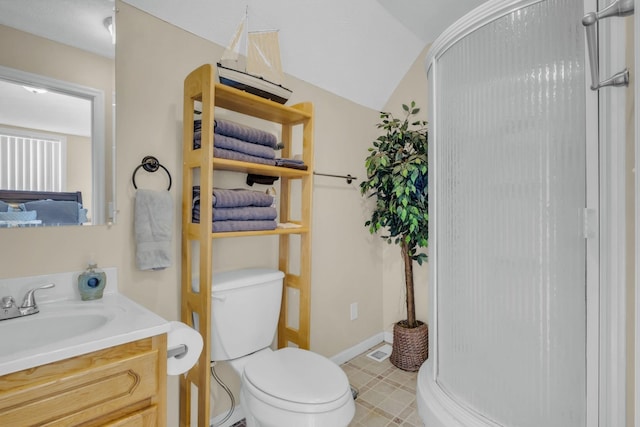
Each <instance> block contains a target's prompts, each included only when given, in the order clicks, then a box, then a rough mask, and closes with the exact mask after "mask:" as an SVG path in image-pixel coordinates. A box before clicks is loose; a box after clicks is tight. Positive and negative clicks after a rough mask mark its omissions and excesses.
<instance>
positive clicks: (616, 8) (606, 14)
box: [582, 0, 634, 90]
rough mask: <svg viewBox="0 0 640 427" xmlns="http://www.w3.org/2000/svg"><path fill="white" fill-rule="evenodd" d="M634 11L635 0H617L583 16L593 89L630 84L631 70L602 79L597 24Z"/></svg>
mask: <svg viewBox="0 0 640 427" xmlns="http://www.w3.org/2000/svg"><path fill="white" fill-rule="evenodd" d="M633 11H634V0H616V1H614V2H613V3H611V4H610V5H609V6H607V7H605V8H604V9H602V10H601V11H600V12H589V13H587V14H586V15H585V16H584V17H583V18H582V25H584V29H585V31H586V35H587V52H588V54H589V66H590V68H591V89H592V90H598V89H600V88H603V87H606V86H628V85H629V70H628V69H627V68H625V69H624V70H622V71H620V72H618V73H616V74H614V75H613V76H611V77H610V78H608V79H606V80H603V81H600V72H599V70H598V37H597V33H596V24H597V23H598V21H599V20H601V19H604V18H610V17H614V16H628V15H632V14H633Z"/></svg>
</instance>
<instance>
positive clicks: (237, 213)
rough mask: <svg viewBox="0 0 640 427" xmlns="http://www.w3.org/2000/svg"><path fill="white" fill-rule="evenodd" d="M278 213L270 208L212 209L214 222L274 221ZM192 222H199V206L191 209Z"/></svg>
mask: <svg viewBox="0 0 640 427" xmlns="http://www.w3.org/2000/svg"><path fill="white" fill-rule="evenodd" d="M277 216H278V211H277V210H276V208H272V207H258V206H245V207H243V208H214V209H213V220H214V221H256V220H272V219H276V217H277ZM193 221H194V222H200V204H199V203H198V204H197V205H196V206H194V208H193Z"/></svg>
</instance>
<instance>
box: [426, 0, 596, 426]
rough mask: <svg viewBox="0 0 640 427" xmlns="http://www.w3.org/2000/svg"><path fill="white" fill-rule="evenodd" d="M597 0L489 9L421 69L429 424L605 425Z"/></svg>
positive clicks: (452, 32)
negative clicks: (590, 17)
mask: <svg viewBox="0 0 640 427" xmlns="http://www.w3.org/2000/svg"><path fill="white" fill-rule="evenodd" d="M590 3H591V2H583V1H571V0H543V1H540V0H538V1H531V0H529V1H489V2H487V3H485V4H484V5H483V6H481V7H480V8H478V9H476V10H475V11H473V12H472V13H470V14H469V15H467V16H466V17H464V18H462V19H461V20H459V21H458V22H457V23H456V24H454V25H453V26H452V27H451V28H449V29H448V30H447V31H445V33H444V34H443V35H442V36H441V37H440V38H438V40H437V41H436V42H435V43H434V45H433V46H432V49H431V51H430V53H429V56H428V58H427V73H428V79H429V85H430V86H429V87H430V99H431V105H430V108H429V110H430V111H429V113H430V119H429V123H430V144H431V146H430V150H431V151H430V153H429V171H430V176H429V184H430V189H429V192H430V194H429V196H430V205H431V206H430V227H431V229H430V233H429V235H430V263H429V266H430V274H431V275H430V296H431V301H432V305H431V309H430V313H429V317H430V318H429V323H430V328H431V331H432V333H431V342H430V348H431V350H432V351H431V352H430V359H429V360H428V361H427V363H425V365H423V367H422V368H421V370H420V373H419V377H418V408H419V413H420V416H421V418H422V419H423V421H424V422H425V423H426V425H427V426H429V427H453V426H465V427H467V426H505V427H540V426H545V427H574V426H575V427H578V426H580V427H582V426H585V427H590V426H597V425H598V419H599V417H600V416H601V414H599V412H598V411H599V409H598V405H599V396H598V395H599V393H600V392H601V391H602V388H600V389H599V387H601V386H600V385H599V384H598V383H599V381H602V380H601V379H599V377H598V375H599V373H598V371H599V369H600V370H601V369H602V365H601V360H600V359H599V356H598V354H599V349H600V345H601V340H602V337H601V336H600V333H601V332H600V331H599V326H598V324H599V321H600V320H599V319H600V318H599V316H600V312H599V310H600V302H599V296H598V295H599V293H600V292H602V289H601V288H600V268H601V265H600V261H599V256H600V255H599V250H600V249H599V248H600V246H599V245H600V238H601V231H600V229H599V226H598V224H599V220H600V219H599V215H600V210H599V209H598V207H599V203H600V201H599V200H600V197H601V193H600V191H599V185H600V182H599V179H598V176H599V174H600V173H602V170H601V169H602V165H600V164H599V162H600V157H599V154H598V153H599V148H598V132H599V130H598V107H597V95H596V94H595V92H593V91H591V90H590V89H589V85H590V81H587V80H589V79H590V73H589V70H588V65H586V64H588V59H587V57H586V46H585V43H586V42H585V29H584V27H583V24H582V17H583V16H584V15H585V9H586V8H587V9H588V8H589V7H592V8H593V9H595V8H596V6H597V5H596V4H595V1H593V2H592V3H593V4H590ZM600 155H601V154H600Z"/></svg>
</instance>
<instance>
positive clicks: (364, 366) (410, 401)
mask: <svg viewBox="0 0 640 427" xmlns="http://www.w3.org/2000/svg"><path fill="white" fill-rule="evenodd" d="M383 345H384V344H383V343H381V344H378V345H376V346H375V347H373V348H371V349H369V350H367V351H366V352H364V353H362V354H361V355H359V356H357V357H355V358H353V359H351V360H350V361H348V362H346V363H344V364H343V365H342V366H341V367H342V369H344V371H345V372H346V374H347V377H349V383H350V384H351V386H352V387H355V388H356V389H357V390H358V393H359V394H358V398H357V399H356V415H355V416H354V417H353V421H352V422H351V424H349V427H423V425H424V424H422V421H420V418H419V417H418V411H417V408H416V377H417V375H418V373H417V372H406V371H403V370H401V369H398V368H396V367H395V366H393V365H392V364H391V362H389V359H386V360H383V361H382V362H378V361H377V360H373V359H371V358H369V357H367V354H369V353H371V352H372V351H373V350H375V349H377V348H379V347H382V346H383ZM232 427H245V423H244V420H242V421H239V422H237V423H235V424H234V425H233V426H232Z"/></svg>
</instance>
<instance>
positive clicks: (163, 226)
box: [134, 190, 173, 270]
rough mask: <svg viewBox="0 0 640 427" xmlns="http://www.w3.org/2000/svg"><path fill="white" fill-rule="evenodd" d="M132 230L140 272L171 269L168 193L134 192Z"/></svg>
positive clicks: (169, 197)
mask: <svg viewBox="0 0 640 427" xmlns="http://www.w3.org/2000/svg"><path fill="white" fill-rule="evenodd" d="M134 229H135V236H136V264H137V265H138V268H139V269H140V270H162V269H164V268H167V267H169V266H170V265H171V237H172V234H173V199H172V198H171V194H170V193H169V192H168V191H153V190H137V192H136V201H135V210H134Z"/></svg>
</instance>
